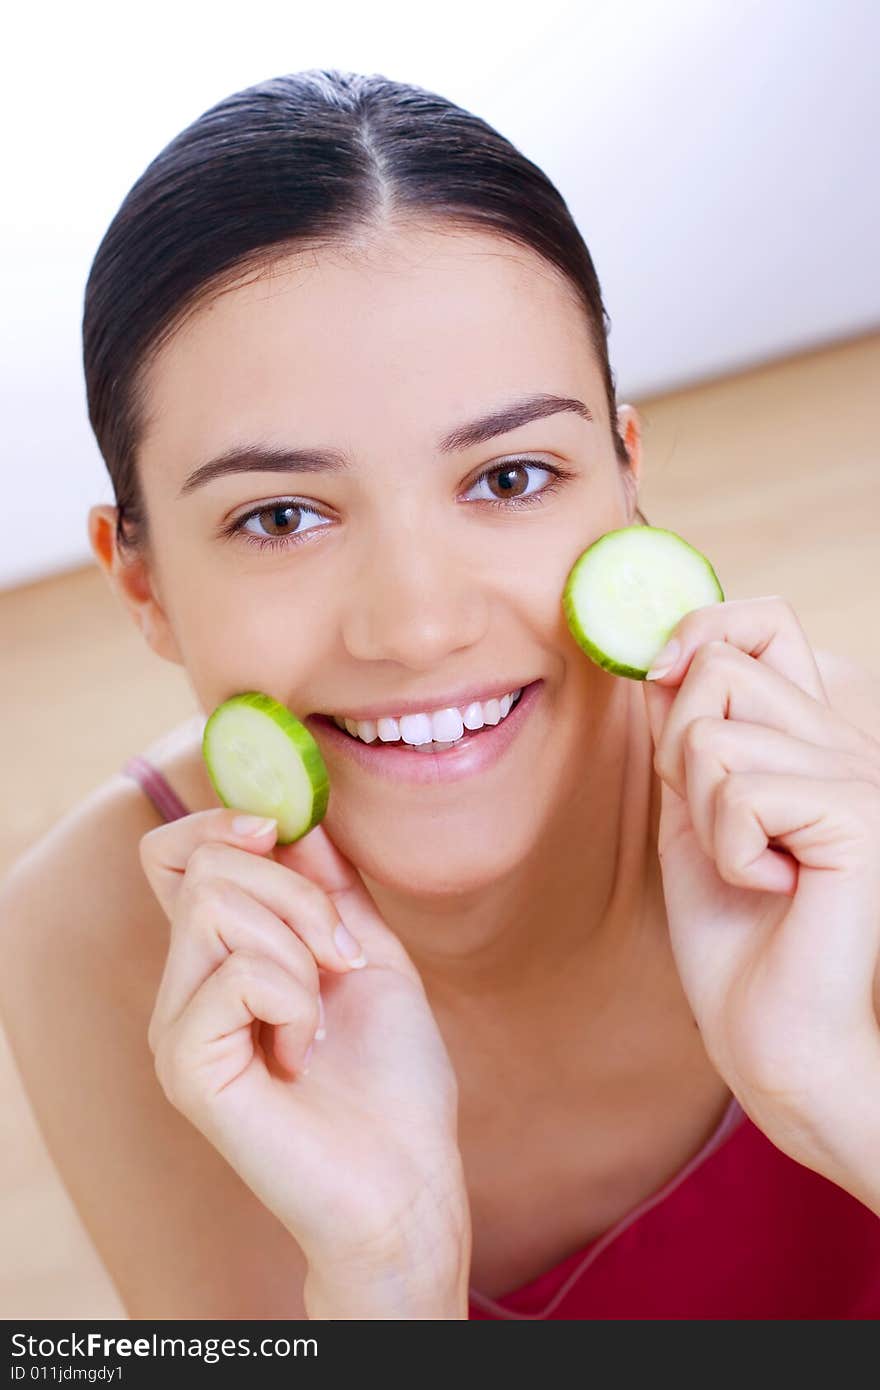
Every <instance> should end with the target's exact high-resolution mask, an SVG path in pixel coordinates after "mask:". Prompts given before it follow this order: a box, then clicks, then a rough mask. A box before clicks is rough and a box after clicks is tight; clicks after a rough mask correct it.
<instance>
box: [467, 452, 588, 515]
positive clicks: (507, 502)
mask: <svg viewBox="0 0 880 1390" xmlns="http://www.w3.org/2000/svg"><path fill="white" fill-rule="evenodd" d="M530 469H532V470H534V471H535V472H538V473H546V474H548V475H549V476H550V478H551V479H552V481H551V482H549V483H547V484H545V486H544V487H542V488H539V489H537V490H532V491H531V492H529V491H526V489H527V488H528V486H529V482H530V479H529V478H528V477H527V476H526V475H527V473H528V471H529V470H530ZM570 476H572V475H571V474H569V473H568V471H567V470H566V469H563V468H553V467H551V466H550V465H549V464H547V463H537V462H536V461H535V460H534V459H512V460H511V461H510V462H508V463H500V464H499V463H496V464H495V465H494V466H493V467H492V468H487V469H486V471H485V472H484V473H481V474H480V476H479V478H477V479H476V481H475V482H474V484H473V486H474V487H477V486H479V485H480V484H482V483H485V484H486V486H487V487H489V488H490V489H491V488H494V487H495V486H497V488H498V489H499V490H498V491H497V492H494V491H490V492H489V494H488V496H487V495H486V494H485V493H484V494H483V496H482V497H479V498H477V501H485V502H488V503H489V504H490V506H500V507H505V508H510V507H517V506H531V505H532V504H533V503H536V502H543V500H544V498H545V497H547V496H548V495H549V494H550V493H552V492H556V491H557V489H558V488H559V487H560V485H561V483H562V480H563V479H564V478H567V477H570Z"/></svg>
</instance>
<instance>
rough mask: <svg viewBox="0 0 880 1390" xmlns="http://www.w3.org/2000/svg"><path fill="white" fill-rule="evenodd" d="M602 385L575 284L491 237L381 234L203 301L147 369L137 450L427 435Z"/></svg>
mask: <svg viewBox="0 0 880 1390" xmlns="http://www.w3.org/2000/svg"><path fill="white" fill-rule="evenodd" d="M598 381H599V377H598V369H597V368H596V366H595V364H594V362H593V355H592V350H591V347H590V344H589V335H588V330H587V326H586V322H585V319H584V315H583V311H582V309H581V308H580V305H579V303H578V302H577V300H576V297H575V293H574V290H573V287H572V286H571V285H570V284H569V283H568V281H567V280H566V279H565V277H564V276H562V274H561V272H559V271H557V270H556V268H555V267H554V266H551V265H549V264H548V263H547V262H545V261H544V260H543V259H542V258H541V257H539V256H537V255H536V254H534V253H532V252H530V251H529V250H528V249H527V248H522V247H519V246H515V245H513V244H512V243H510V242H507V241H505V240H503V239H502V238H500V237H497V236H491V235H489V234H482V233H471V232H458V231H456V232H450V231H441V232H437V231H425V230H423V229H422V230H408V231H397V232H395V233H394V234H388V233H383V235H382V237H381V239H378V238H377V239H373V240H372V241H368V240H365V241H363V242H361V243H358V244H349V245H347V246H346V247H341V246H338V245H337V246H333V247H329V248H325V249H323V250H317V251H305V252H297V253H296V254H294V255H288V256H285V257H284V258H283V259H279V260H276V261H275V262H273V263H272V264H270V265H269V266H268V267H264V268H263V269H262V270H261V271H259V272H251V273H250V274H245V275H244V276H242V277H241V278H240V279H239V280H237V281H235V282H233V283H232V284H231V285H230V286H228V287H227V288H225V289H223V290H221V291H220V292H219V293H216V294H214V295H211V296H209V297H207V298H206V299H205V300H204V301H203V302H201V303H200V304H199V305H198V306H197V307H196V309H195V310H194V311H193V312H192V313H191V314H190V315H189V317H188V318H187V319H186V320H185V321H184V322H183V324H182V325H181V326H180V327H179V328H178V329H177V331H176V332H175V333H174V334H173V335H172V337H171V338H170V340H169V341H168V342H167V343H166V344H165V345H164V347H163V348H162V349H161V351H160V352H159V354H158V356H157V358H156V359H155V361H154V362H153V363H152V365H151V366H150V368H149V371H148V373H147V374H146V375H145V378H144V385H145V389H146V410H147V420H148V425H147V430H146V436H145V439H144V450H145V452H153V451H156V452H158V453H159V454H160V455H161V456H162V457H163V458H165V459H166V460H168V461H169V463H171V461H172V460H173V459H174V458H175V456H180V457H181V459H182V460H183V461H186V462H189V461H191V460H192V457H193V455H194V454H195V453H198V454H202V453H204V452H205V451H207V450H218V449H221V448H223V447H225V446H228V445H229V443H230V442H234V441H235V439H236V438H238V437H245V436H246V437H248V438H254V437H257V438H260V439H262V440H263V441H265V442H277V443H287V444H290V443H296V442H308V441H311V442H315V443H339V444H343V445H344V444H345V442H346V440H350V441H351V442H352V444H353V445H354V446H355V447H356V446H357V444H358V441H360V440H363V439H364V438H365V435H366V434H368V432H369V431H370V430H371V429H375V430H376V431H377V432H379V431H381V433H382V435H383V436H384V437H385V438H387V434H388V428H389V423H391V424H392V425H394V426H395V427H396V428H398V429H400V430H402V431H404V433H407V432H409V431H412V432H413V433H414V434H418V433H419V432H421V435H422V436H423V437H424V436H425V435H430V436H431V437H433V435H434V434H436V433H437V432H438V431H439V430H442V429H443V428H444V427H445V426H448V425H449V424H450V423H451V422H454V421H455V420H456V419H458V418H466V417H467V415H468V413H469V412H470V413H479V411H480V410H483V409H485V408H487V407H491V406H492V405H493V404H494V403H495V402H496V401H498V400H499V399H500V398H505V397H509V396H512V395H514V394H516V393H518V392H522V393H527V392H530V391H542V390H546V391H555V392H561V393H563V394H565V393H568V394H574V395H577V394H578V392H577V390H575V388H576V387H578V388H580V390H581V391H583V390H589V389H590V385H592V387H593V391H592V395H593V403H594V406H598V405H599V404H600V403H599V401H598V399H597V391H596V387H597V385H598ZM585 382H587V383H588V384H585ZM414 407H416V408H417V415H413V413H412V412H413V408H414ZM377 437H378V436H377Z"/></svg>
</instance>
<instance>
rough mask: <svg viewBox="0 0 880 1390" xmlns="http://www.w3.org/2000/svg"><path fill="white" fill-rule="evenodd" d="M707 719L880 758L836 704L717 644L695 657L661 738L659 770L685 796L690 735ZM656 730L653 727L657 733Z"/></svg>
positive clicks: (656, 753)
mask: <svg viewBox="0 0 880 1390" xmlns="http://www.w3.org/2000/svg"><path fill="white" fill-rule="evenodd" d="M667 697H668V692H667ZM705 716H711V717H713V718H716V719H729V720H733V721H736V722H743V723H749V724H763V725H765V726H766V727H768V728H771V729H776V730H778V731H779V732H781V733H790V734H792V735H793V736H794V737H796V738H798V739H801V740H802V741H803V742H805V743H812V744H814V745H816V746H817V747H825V748H832V749H837V750H839V751H840V752H842V753H848V754H853V755H855V756H857V757H865V756H869V755H870V754H871V753H872V752H873V754H874V756H876V749H873V750H871V749H869V739H868V736H867V735H866V734H865V733H864V732H863V731H862V730H861V729H857V728H856V726H855V725H854V724H850V723H849V721H848V720H846V719H844V718H843V716H842V715H840V714H838V713H837V711H836V710H833V709H832V708H831V707H830V705H826V704H823V703H821V702H820V701H818V700H815V699H813V697H812V696H811V695H808V694H807V693H806V692H805V691H804V690H802V689H801V688H800V687H799V686H797V685H794V684H792V682H791V681H790V680H789V679H788V678H787V677H786V676H784V675H780V673H779V672H778V671H775V670H773V669H772V668H771V667H769V666H765V665H762V664H761V663H760V662H759V661H755V660H754V659H753V658H752V657H749V656H746V655H745V653H744V652H741V651H740V650H739V649H738V648H736V647H732V646H730V645H729V644H728V643H726V642H719V641H711V642H707V643H705V644H704V645H703V646H701V647H699V648H698V649H697V651H696V653H695V654H694V656H693V659H692V660H691V663H690V666H689V667H688V670H687V673H686V675H685V676H684V679H683V681H682V684H681V685H680V687H679V688H678V691H677V692H675V693H674V694H673V695H672V697H671V703H670V706H669V710H668V712H667V714H666V718H665V722H664V724H663V726H662V729H661V731H660V734H659V738H656V739H655V743H656V746H655V751H654V768H655V771H656V772H657V773H658V775H659V776H660V777H661V778H662V779H663V780H664V781H665V782H667V783H668V784H669V786H671V787H672V789H673V790H674V791H675V792H677V793H678V794H679V795H680V796H684V794H685V755H684V735H685V731H686V730H687V728H688V727H689V726H690V724H691V723H692V722H693V721H694V720H695V719H698V718H701V717H705ZM655 727H656V726H655V725H654V724H653V722H652V731H654V729H655Z"/></svg>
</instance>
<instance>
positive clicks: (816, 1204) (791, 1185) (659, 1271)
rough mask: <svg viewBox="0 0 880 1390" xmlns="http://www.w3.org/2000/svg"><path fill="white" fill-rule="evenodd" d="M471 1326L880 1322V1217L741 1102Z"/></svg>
mask: <svg viewBox="0 0 880 1390" xmlns="http://www.w3.org/2000/svg"><path fill="white" fill-rule="evenodd" d="M122 770H123V772H126V773H127V774H128V775H129V776H131V777H133V778H134V779H135V780H136V781H137V782H139V783H140V785H141V787H142V788H143V790H144V792H145V793H146V795H147V796H149V797H150V799H151V800H152V801H153V802H154V804H155V806H156V808H157V810H158V811H159V812H160V814H161V815H162V816H163V817H164V818H165V820H176V819H177V818H178V817H179V816H185V815H188V814H189V812H188V810H187V807H186V806H185V805H184V804H183V802H182V801H181V800H180V798H179V797H178V796H177V794H176V792H174V790H173V789H172V788H171V787H170V786H169V785H168V783H167V781H166V780H165V778H164V777H163V776H162V774H161V773H160V772H159V771H158V770H157V769H156V768H154V767H153V766H152V765H151V764H150V763H148V762H147V761H146V759H144V758H140V757H134V758H130V759H129V760H128V762H127V763H126V764H125V765H124V767H123V769H122ZM469 1316H470V1318H471V1319H501V1318H519V1319H529V1318H534V1319H545V1318H547V1319H550V1318H562V1319H567V1320H572V1319H584V1318H620V1319H636V1318H663V1319H675V1318H721V1319H728V1318H736V1319H803V1318H811V1319H823V1320H826V1319H835V1318H866V1319H873V1318H876V1317H880V1218H878V1217H877V1216H876V1215H875V1214H874V1213H873V1212H872V1211H871V1210H870V1209H869V1208H868V1207H866V1206H863V1205H862V1203H861V1202H858V1201H857V1200H856V1199H855V1198H854V1197H852V1196H851V1195H850V1194H849V1193H848V1192H845V1191H844V1190H843V1188H840V1187H837V1186H836V1185H835V1184H834V1183H832V1182H829V1181H828V1179H827V1178H823V1177H820V1175H819V1174H818V1173H814V1172H813V1171H812V1169H810V1168H805V1167H804V1166H803V1165H802V1164H800V1163H796V1162H795V1161H794V1159H791V1158H789V1157H788V1156H787V1155H786V1154H784V1153H782V1151H781V1150H780V1149H777V1148H776V1146H775V1145H774V1144H772V1143H771V1142H770V1140H769V1139H767V1138H766V1136H765V1135H764V1134H763V1133H762V1132H761V1130H759V1129H758V1128H757V1126H755V1125H754V1124H752V1122H751V1120H750V1119H749V1118H748V1116H747V1115H746V1114H745V1113H744V1112H743V1110H742V1109H741V1107H740V1106H739V1104H738V1103H737V1101H736V1099H735V1098H734V1097H731V1101H730V1104H729V1105H728V1107H727V1110H726V1112H725V1114H724V1116H723V1118H722V1120H721V1123H720V1124H719V1126H718V1128H717V1129H716V1131H715V1133H714V1134H713V1135H712V1136H711V1138H710V1139H709V1140H708V1141H707V1142H706V1143H705V1144H704V1145H703V1147H702V1148H701V1149H700V1150H699V1152H698V1153H696V1154H695V1155H694V1156H693V1157H692V1158H691V1159H690V1160H689V1162H687V1163H686V1164H685V1165H684V1167H683V1168H682V1169H681V1170H680V1171H679V1172H678V1173H677V1174H676V1175H675V1176H674V1177H673V1178H672V1179H670V1181H669V1182H668V1183H666V1184H665V1185H664V1186H663V1187H662V1188H660V1189H659V1191H657V1192H655V1193H653V1194H652V1195H651V1196H649V1197H647V1198H646V1199H645V1200H644V1201H643V1202H641V1203H639V1205H638V1206H636V1207H634V1208H633V1210H632V1211H630V1212H628V1213H627V1215H626V1216H624V1217H623V1218H622V1219H621V1220H620V1221H618V1222H617V1223H616V1225H614V1226H612V1227H611V1229H610V1230H608V1231H606V1232H605V1233H604V1235H601V1236H599V1237H598V1238H597V1239H596V1240H593V1241H591V1242H590V1243H589V1244H588V1245H585V1246H583V1247H582V1248H581V1249H579V1250H575V1251H573V1252H572V1254H570V1255H568V1256H567V1257H566V1258H565V1259H564V1260H562V1261H561V1262H560V1263H559V1264H557V1265H556V1266H554V1268H553V1269H548V1270H547V1271H545V1273H543V1274H541V1275H539V1276H538V1277H537V1278H536V1279H533V1280H531V1282H530V1283H528V1284H523V1285H522V1286H521V1287H520V1288H518V1289H512V1290H510V1291H508V1292H507V1293H505V1294H504V1295H503V1296H502V1297H501V1298H500V1299H492V1298H487V1297H486V1296H485V1295H483V1294H481V1293H480V1292H479V1291H478V1290H477V1289H473V1288H472V1289H471V1290H470V1299H469Z"/></svg>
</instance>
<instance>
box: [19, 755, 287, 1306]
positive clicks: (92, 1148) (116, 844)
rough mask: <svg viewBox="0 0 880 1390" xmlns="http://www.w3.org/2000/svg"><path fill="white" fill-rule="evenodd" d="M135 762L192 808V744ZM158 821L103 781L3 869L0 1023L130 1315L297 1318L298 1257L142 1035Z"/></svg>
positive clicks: (153, 925)
mask: <svg viewBox="0 0 880 1390" xmlns="http://www.w3.org/2000/svg"><path fill="white" fill-rule="evenodd" d="M144 753H145V755H149V759H150V761H151V762H152V763H153V764H154V765H155V766H158V767H159V768H160V770H161V771H162V772H163V773H164V774H165V775H166V776H167V777H168V779H169V781H170V782H172V784H173V785H174V787H175V790H176V791H177V792H178V794H179V795H180V796H181V797H182V798H184V800H186V799H187V798H188V797H189V796H190V795H192V794H194V791H195V789H196V788H197V786H198V769H197V768H196V767H195V766H194V763H193V754H194V749H193V741H192V738H191V737H189V736H186V735H184V734H182V733H181V732H180V731H178V730H175V731H172V734H171V735H169V736H168V737H167V738H166V739H165V740H161V741H160V742H159V743H158V744H155V745H153V746H152V748H150V749H145V750H144ZM187 804H188V805H189V804H190V803H189V801H187ZM193 809H198V808H195V807H194V808H193ZM161 819H162V818H161V816H160V815H159V812H158V811H157V810H156V808H155V807H154V806H153V804H152V802H150V801H149V799H148V798H147V797H146V796H145V795H144V793H143V791H142V790H141V788H140V787H139V785H138V784H137V783H136V782H135V781H134V780H133V779H132V778H129V777H126V776H122V775H118V774H116V775H114V776H112V777H110V778H108V779H107V781H106V782H104V783H102V784H101V785H100V786H99V787H97V788H96V789H95V790H94V791H93V792H92V793H91V794H90V795H89V796H88V797H86V798H85V799H84V800H83V801H82V802H80V803H79V804H78V805H77V806H75V807H74V808H73V809H72V810H71V811H70V812H68V814H67V815H66V816H64V817H63V818H62V819H61V820H60V821H59V822H58V823H57V824H56V825H55V826H53V827H52V829H51V830H50V831H49V833H48V834H47V835H45V836H44V837H43V838H42V839H41V840H39V841H38V842H37V843H36V844H35V845H34V846H33V847H32V848H31V849H30V850H29V851H28V852H27V853H26V854H25V855H23V856H22V857H21V858H20V859H19V860H18V861H17V862H16V863H15V864H14V865H13V868H12V871H11V873H10V874H9V875H8V876H7V878H6V879H5V880H4V882H3V884H2V885H0V1019H2V1023H3V1025H4V1029H5V1033H6V1036H7V1038H8V1041H9V1044H10V1048H11V1052H12V1057H13V1059H14V1062H15V1064H16V1067H17V1069H18V1072H19V1073H20V1076H21V1080H22V1082H23V1084H24V1089H25V1093H26V1095H27V1098H28V1102H29V1104H30V1107H31V1110H32V1112H33V1114H34V1117H35V1119H36V1121H37V1124H38V1126H39V1129H40V1132H41V1134H42V1137H43V1140H44V1142H45V1145H46V1147H47V1149H48V1152H49V1155H50V1157H51V1159H52V1161H53V1163H54V1166H55V1169H56V1172H57V1173H58V1175H59V1177H60V1179H61V1181H62V1183H63V1185H64V1187H65V1189H66V1191H67V1193H68V1195H69V1197H70V1198H71V1200H72V1201H73V1204H74V1206H75V1208H76V1211H77V1213H78V1215H79V1217H80V1219H81V1221H82V1223H83V1225H84V1226H85V1229H86V1231H87V1232H88V1235H89V1237H90V1239H91V1241H92V1244H93V1245H94V1247H95V1249H96V1250H97V1252H98V1254H99V1256H100V1258H101V1259H102V1261H103V1263H104V1266H105V1268H106V1269H107V1271H108V1272H109V1274H110V1276H111V1278H112V1280H113V1282H114V1285H115V1287H116V1289H117V1291H118V1293H119V1295H120V1297H121V1298H122V1301H123V1305H124V1307H125V1309H126V1313H127V1315H128V1316H129V1317H135V1318H137V1317H148V1318H155V1317H159V1318H163V1317H164V1318H169V1317H171V1318H174V1317H178V1318H179V1317H189V1318H230V1317H231V1318H235V1317H249V1318H260V1317H275V1318H283V1317H299V1318H302V1317H304V1316H305V1312H304V1306H303V1304H302V1285H303V1280H304V1277H305V1263H304V1257H303V1255H302V1252H301V1250H300V1249H299V1247H298V1246H297V1245H296V1243H295V1242H294V1241H293V1240H292V1239H291V1237H290V1235H289V1234H288V1232H287V1231H286V1230H284V1228H283V1227H282V1226H281V1225H280V1224H279V1223H278V1222H277V1221H276V1219H275V1218H274V1217H273V1216H272V1215H271V1213H269V1212H268V1210H267V1209H266V1208H265V1207H263V1206H262V1205H261V1203H260V1202H258V1200H257V1199H256V1197H255V1196H254V1194H253V1193H252V1192H251V1191H250V1189H249V1188H247V1187H246V1186H245V1184H244V1183H243V1182H242V1181H241V1179H240V1178H239V1176H238V1174H237V1173H236V1172H235V1171H234V1170H233V1169H232V1168H231V1167H230V1166H229V1165H228V1164H227V1163H226V1162H225V1160H224V1159H223V1158H222V1157H221V1156H220V1155H219V1154H218V1153H217V1151H216V1150H215V1149H214V1148H213V1147H212V1146H211V1145H210V1144H209V1143H208V1141H207V1140H206V1139H204V1138H203V1136H202V1135H201V1134H200V1132H199V1131H198V1130H197V1129H196V1128H195V1127H194V1126H193V1125H191V1124H190V1123H189V1121H188V1120H186V1119H185V1118H184V1117H183V1116H182V1115H181V1114H180V1113H179V1112H178V1111H177V1110H175V1109H174V1107H173V1106H171V1105H170V1104H169V1103H168V1101H167V1099H166V1097H165V1095H164V1093H163V1092H162V1090H161V1087H160V1086H159V1083H158V1080H157V1078H156V1075H155V1070H154V1065H153V1059H152V1057H151V1054H150V1051H149V1047H148V1044H147V1031H148V1026H149V1020H150V1017H151V1014H152V1010H153V1006H154V1003H155V999H156V995H157V992H158V988H159V984H160V981H161V978H162V973H163V970H164V968H165V962H166V958H167V954H168V943H169V937H170V928H169V924H168V922H167V919H166V917H165V915H164V913H163V912H162V909H161V907H160V906H159V904H158V902H157V901H156V899H155V897H154V895H153V893H152V891H151V889H150V887H149V884H148V883H147V880H146V877H145V875H144V873H143V869H142V866H141V863H140V853H139V844H140V840H141V838H142V836H143V835H145V834H146V833H147V832H148V831H149V830H151V829H153V828H154V827H155V826H156V825H158V824H160V823H161Z"/></svg>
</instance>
